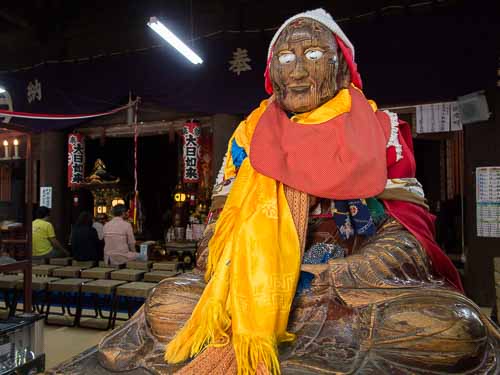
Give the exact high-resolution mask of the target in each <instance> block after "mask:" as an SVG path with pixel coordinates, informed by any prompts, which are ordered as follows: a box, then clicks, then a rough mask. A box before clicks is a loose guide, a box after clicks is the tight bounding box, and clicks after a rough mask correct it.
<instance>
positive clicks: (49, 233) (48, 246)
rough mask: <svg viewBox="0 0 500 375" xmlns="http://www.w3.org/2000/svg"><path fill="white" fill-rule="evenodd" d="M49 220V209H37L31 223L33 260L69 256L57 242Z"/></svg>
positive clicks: (42, 207)
mask: <svg viewBox="0 0 500 375" xmlns="http://www.w3.org/2000/svg"><path fill="white" fill-rule="evenodd" d="M49 218H50V209H49V208H47V207H44V206H41V207H39V208H38V209H37V211H36V219H35V220H34V221H33V259H34V260H37V259H49V258H57V257H62V256H69V252H68V251H67V250H66V249H65V248H64V247H62V245H61V244H60V242H59V241H58V240H57V238H56V233H55V232H54V227H53V226H52V223H50V221H49Z"/></svg>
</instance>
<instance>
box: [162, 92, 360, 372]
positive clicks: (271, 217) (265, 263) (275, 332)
mask: <svg viewBox="0 0 500 375" xmlns="http://www.w3.org/2000/svg"><path fill="white" fill-rule="evenodd" d="M267 105H268V101H263V102H262V103H261V105H260V107H259V108H257V109H256V110H254V111H253V112H252V113H251V114H250V116H249V117H248V118H247V119H246V120H245V121H243V122H242V123H241V124H240V125H239V126H238V128H237V129H236V131H235V133H234V135H233V137H232V138H231V140H230V142H229V147H228V153H227V156H226V157H227V160H228V163H227V165H226V169H225V175H226V178H229V177H233V176H234V175H236V170H235V167H234V164H233V162H232V159H231V152H230V149H231V144H232V140H233V138H234V139H236V142H237V143H238V145H239V146H241V147H243V148H244V149H245V151H246V153H247V155H249V154H250V149H249V148H250V143H251V139H252V135H253V132H254V130H255V127H256V126H257V123H258V120H259V118H260V117H261V115H262V114H263V112H264V111H265V109H266V107H267ZM350 105H351V97H350V94H349V92H348V90H341V91H340V92H339V93H338V94H337V95H336V96H335V98H333V99H332V100H330V101H329V102H327V103H325V104H324V105H322V106H321V107H319V108H317V109H316V110H313V111H311V112H309V113H305V114H301V115H297V116H295V117H294V120H295V121H296V122H298V123H303V124H313V123H322V122H325V121H327V120H329V119H331V118H333V117H335V116H338V115H340V114H342V113H345V112H347V111H349V110H350ZM300 262H301V259H300V244H299V238H298V235H297V231H296V229H295V225H294V222H293V217H292V214H291V212H290V208H289V207H288V203H287V200H286V196H285V192H284V186H283V184H281V183H280V182H278V181H276V180H274V179H272V178H270V177H266V176H264V175H262V174H259V173H257V172H256V171H255V170H254V169H253V168H252V166H251V164H250V160H249V158H248V157H247V158H246V159H245V160H244V161H243V163H242V165H241V166H240V169H239V170H238V173H237V175H236V179H235V181H234V183H233V186H232V188H231V192H230V193H229V196H228V198H227V200H226V203H225V205H224V209H223V211H222V213H221V215H220V217H219V219H218V220H217V224H216V228H215V232H214V235H213V237H212V239H211V241H210V243H209V257H208V264H207V274H206V279H207V282H208V283H207V286H206V288H205V290H204V292H203V294H202V296H201V298H200V300H199V302H198V304H197V305H196V307H195V309H194V311H193V313H192V315H191V318H190V319H189V320H188V322H187V323H186V324H185V326H184V327H183V328H182V329H181V330H180V331H179V332H178V333H177V335H176V336H175V337H174V339H173V340H172V341H171V342H170V343H169V344H168V345H167V348H166V353H165V359H166V360H167V361H168V362H170V363H178V362H182V361H185V360H187V359H188V358H191V357H194V356H195V355H197V354H198V353H199V352H200V351H201V350H203V348H205V347H206V346H207V345H212V346H224V345H227V344H229V342H230V341H232V344H233V346H234V350H235V354H236V359H237V363H238V374H255V372H256V369H257V366H258V364H259V363H263V364H264V365H265V366H266V368H267V369H268V371H269V372H270V373H271V374H279V373H280V367H279V361H278V350H277V346H278V344H279V343H281V342H286V341H292V340H293V339H294V335H293V334H290V333H288V332H287V331H286V328H287V324H288V316H289V313H290V306H291V304H292V300H293V297H294V295H295V289H296V285H297V281H298V277H299V273H300Z"/></svg>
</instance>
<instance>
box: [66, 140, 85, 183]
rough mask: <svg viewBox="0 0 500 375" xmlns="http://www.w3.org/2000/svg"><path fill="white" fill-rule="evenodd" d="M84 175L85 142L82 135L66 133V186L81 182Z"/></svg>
mask: <svg viewBox="0 0 500 375" xmlns="http://www.w3.org/2000/svg"><path fill="white" fill-rule="evenodd" d="M84 175H85V143H84V140H83V135H82V134H79V133H71V134H69V135H68V187H73V186H75V185H78V184H81V183H82V182H83V179H84Z"/></svg>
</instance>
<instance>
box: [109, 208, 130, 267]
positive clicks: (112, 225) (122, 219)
mask: <svg viewBox="0 0 500 375" xmlns="http://www.w3.org/2000/svg"><path fill="white" fill-rule="evenodd" d="M112 213H113V216H114V217H113V219H111V220H110V221H109V222H108V223H106V225H104V261H105V262H106V264H110V265H112V266H117V265H120V264H123V263H126V262H128V261H130V260H135V259H137V257H138V256H139V254H138V253H137V252H136V251H135V237H134V231H133V229H132V225H131V224H130V223H129V222H128V221H127V218H128V212H127V208H126V207H125V205H123V204H118V205H116V206H115V207H113V211H112Z"/></svg>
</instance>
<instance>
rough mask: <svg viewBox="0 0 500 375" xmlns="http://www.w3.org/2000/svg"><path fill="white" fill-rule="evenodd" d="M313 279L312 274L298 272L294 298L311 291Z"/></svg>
mask: <svg viewBox="0 0 500 375" xmlns="http://www.w3.org/2000/svg"><path fill="white" fill-rule="evenodd" d="M313 279H314V275H313V274H312V273H310V272H306V271H300V277H299V282H298V283H297V289H296V290H295V297H298V296H300V294H301V293H302V292H303V291H304V290H308V289H311V283H312V281H313Z"/></svg>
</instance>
